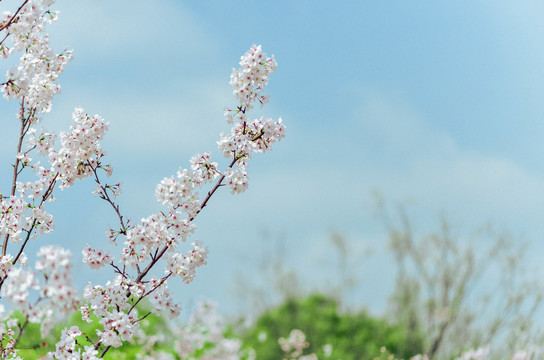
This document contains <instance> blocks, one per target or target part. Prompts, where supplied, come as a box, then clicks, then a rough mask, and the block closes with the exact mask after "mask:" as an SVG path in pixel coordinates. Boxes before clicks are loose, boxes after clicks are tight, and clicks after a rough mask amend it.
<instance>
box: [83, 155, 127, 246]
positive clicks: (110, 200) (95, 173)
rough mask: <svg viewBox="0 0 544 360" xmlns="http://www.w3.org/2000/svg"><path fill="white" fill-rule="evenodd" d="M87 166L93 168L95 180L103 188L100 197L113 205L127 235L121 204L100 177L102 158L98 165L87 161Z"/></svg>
mask: <svg viewBox="0 0 544 360" xmlns="http://www.w3.org/2000/svg"><path fill="white" fill-rule="evenodd" d="M87 166H89V167H90V168H91V170H92V171H93V174H94V181H95V182H96V183H97V184H98V186H100V188H101V189H102V192H101V196H100V198H101V199H103V200H105V201H107V202H108V203H109V204H110V205H111V207H112V208H113V210H114V211H115V213H116V214H117V217H118V218H119V223H120V224H121V234H123V235H126V232H127V226H126V225H125V221H124V220H123V215H122V214H121V211H120V209H119V204H117V205H116V204H115V202H114V201H113V200H112V199H111V198H110V196H109V195H108V191H107V190H108V189H107V185H103V184H102V182H101V181H100V178H99V177H98V171H97V169H98V167H99V166H100V160H99V161H97V165H96V167H94V166H93V165H92V164H91V163H90V162H89V161H87Z"/></svg>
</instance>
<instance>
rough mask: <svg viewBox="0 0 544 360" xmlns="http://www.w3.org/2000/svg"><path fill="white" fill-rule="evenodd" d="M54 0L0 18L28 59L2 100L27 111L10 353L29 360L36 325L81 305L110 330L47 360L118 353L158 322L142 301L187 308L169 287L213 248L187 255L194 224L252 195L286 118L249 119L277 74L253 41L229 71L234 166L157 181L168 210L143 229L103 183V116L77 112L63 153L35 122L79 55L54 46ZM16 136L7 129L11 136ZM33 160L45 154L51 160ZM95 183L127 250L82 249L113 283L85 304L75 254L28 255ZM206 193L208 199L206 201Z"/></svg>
mask: <svg viewBox="0 0 544 360" xmlns="http://www.w3.org/2000/svg"><path fill="white" fill-rule="evenodd" d="M53 2H54V0H25V1H22V3H21V5H20V7H18V8H17V9H15V11H14V12H13V13H10V12H5V13H4V14H3V15H2V18H1V19H0V54H1V55H2V56H3V57H4V58H8V57H9V56H12V55H14V54H21V57H20V62H19V65H18V66H16V67H14V68H12V69H10V70H8V72H7V79H6V81H5V82H3V83H1V87H2V92H3V95H4V97H5V98H6V99H7V100H13V101H17V102H18V103H19V105H20V106H19V110H18V114H17V118H18V120H19V122H20V132H19V134H18V138H17V144H16V146H17V149H16V157H15V159H14V163H13V173H12V181H11V183H12V185H11V188H10V189H9V190H8V192H7V193H3V194H0V200H1V204H0V239H1V240H0V241H1V243H0V246H1V249H2V253H1V257H0V297H1V299H2V303H1V304H0V320H1V322H0V347H1V348H0V355H1V357H2V358H14V359H15V358H20V357H19V356H18V355H17V352H18V350H17V345H18V342H19V339H20V337H21V335H22V334H23V333H24V330H25V328H26V326H27V324H29V323H37V324H41V331H42V336H46V335H47V334H48V333H49V332H50V330H51V329H52V327H53V326H54V325H55V323H56V322H58V320H60V319H62V318H63V316H65V315H68V314H69V313H71V312H73V311H75V310H78V311H80V312H81V315H82V318H83V319H84V320H86V321H88V322H93V321H94V322H98V323H100V324H101V325H102V329H101V330H99V331H98V332H97V333H96V334H86V333H83V332H82V331H81V330H80V329H79V328H78V327H77V326H73V327H71V328H69V329H68V328H67V329H65V330H64V331H63V332H62V336H61V339H60V340H59V341H58V342H57V344H56V350H55V351H54V352H49V353H48V354H47V358H48V359H68V358H69V359H80V358H81V359H96V358H102V357H103V356H104V355H105V354H106V353H107V352H108V350H109V349H110V348H111V347H119V346H121V345H122V343H123V342H124V341H128V340H131V339H132V338H133V337H134V335H135V334H136V333H137V331H138V329H139V323H140V321H141V320H142V319H143V318H145V317H146V316H148V315H149V314H140V313H138V311H137V305H138V304H139V303H140V302H141V301H142V300H143V299H148V300H149V301H150V303H151V304H152V307H153V309H152V311H153V312H156V313H160V314H165V315H168V316H170V317H176V316H177V315H179V313H180V306H179V304H177V303H175V301H174V299H173V298H172V296H171V294H170V291H169V288H168V281H169V280H170V279H171V278H174V277H180V278H181V280H182V281H183V282H184V283H190V282H191V281H192V280H193V279H194V277H195V270H196V269H197V268H198V267H200V266H202V265H204V264H206V258H207V254H208V250H207V248H206V247H205V246H204V245H202V244H201V243H199V242H196V241H195V242H192V243H191V247H190V248H189V249H188V250H187V251H185V252H183V251H180V250H179V249H178V248H179V247H180V246H181V244H180V243H185V242H187V239H188V238H189V236H190V235H191V234H192V233H193V232H194V231H195V228H196V226H195V224H194V219H195V218H196V217H197V216H198V214H199V213H200V211H201V210H202V209H203V208H204V207H205V206H206V205H207V204H208V201H209V200H210V198H211V197H212V196H213V194H214V193H215V192H216V191H217V190H218V189H219V188H220V187H223V186H228V187H229V188H230V190H231V192H232V193H240V192H243V191H245V190H246V189H247V187H248V177H247V168H248V164H249V160H250V159H251V156H252V154H254V153H262V152H265V151H267V150H269V149H270V147H271V145H272V144H273V143H274V142H276V141H279V140H281V139H282V138H283V137H284V136H285V126H284V125H283V123H282V121H281V119H279V120H272V119H266V118H260V119H250V118H249V117H248V114H247V113H248V111H249V110H251V109H252V108H253V106H254V104H256V103H259V104H261V105H264V104H266V103H267V102H268V95H266V94H265V93H264V91H263V90H264V87H265V86H266V85H267V83H268V78H269V76H270V74H271V73H272V72H274V71H275V70H276V61H275V60H274V58H273V57H267V56H266V54H265V53H264V52H263V51H262V50H261V47H260V46H255V45H253V46H252V47H251V48H250V49H249V51H248V52H246V53H245V54H244V55H243V56H242V58H241V61H240V66H241V67H240V68H239V69H237V70H233V72H232V75H231V80H230V83H231V85H232V86H233V87H234V95H235V98H236V100H237V102H238V105H237V106H236V107H234V108H232V109H227V110H226V112H225V116H226V119H227V122H228V123H230V124H232V129H231V131H230V133H227V134H221V136H220V139H219V141H218V142H217V143H218V147H219V149H220V151H221V152H222V153H223V155H224V156H225V157H226V158H227V159H229V160H228V165H227V167H226V169H225V170H222V171H221V170H220V169H219V165H218V164H217V163H216V162H213V161H212V160H211V155H210V153H200V154H196V155H195V156H193V157H192V159H191V160H190V167H189V168H187V169H180V170H179V171H178V172H177V173H176V175H175V176H171V177H168V178H165V179H163V180H162V181H161V183H160V184H159V185H157V188H156V192H155V196H156V198H157V200H158V201H159V202H160V203H161V204H163V205H164V206H165V208H164V210H163V211H161V212H158V213H155V214H152V215H150V216H148V217H146V218H143V219H141V221H140V222H135V221H132V220H130V219H127V218H125V217H124V216H123V212H122V209H121V208H120V206H119V205H118V204H117V203H116V197H117V196H118V195H119V194H120V193H121V184H120V183H112V184H110V183H107V182H105V181H104V179H103V178H104V175H106V176H110V175H111V174H112V172H113V168H112V166H111V165H110V164H105V163H104V151H103V150H102V147H101V145H100V141H101V140H102V139H103V137H104V136H105V134H106V132H107V130H108V123H106V122H105V121H104V119H102V118H101V117H100V116H98V115H94V116H91V115H89V114H87V113H86V112H85V111H84V110H83V109H76V110H75V111H74V113H73V116H72V117H73V121H74V122H73V125H72V126H71V127H70V131H69V132H66V133H61V134H60V136H59V138H60V147H59V148H56V146H55V139H56V138H57V136H55V135H54V134H52V133H49V132H47V131H46V130H42V129H38V127H37V126H38V124H39V123H40V122H41V120H42V117H43V115H44V114H45V113H47V112H49V111H50V110H51V101H52V99H53V98H54V96H55V95H56V94H57V93H59V91H60V86H59V85H58V78H59V76H60V75H61V73H62V72H63V70H64V68H65V66H66V64H67V63H68V62H69V61H70V60H71V59H72V53H71V51H69V50H64V51H62V52H61V53H58V54H57V53H55V52H54V51H53V50H52V49H51V47H50V44H49V39H48V35H47V33H46V32H45V26H46V25H47V24H48V23H50V22H52V21H54V20H56V18H57V14H56V12H53V11H51V10H50V6H51V5H52V4H53ZM9 138H12V137H11V136H10V137H9ZM7 139H8V138H7V136H6V134H3V139H2V141H6V140H7ZM33 156H41V157H45V158H46V159H47V162H46V164H44V165H42V164H41V163H40V162H39V161H35V160H34V159H33ZM2 174H5V172H2ZM2 176H4V175H2ZM87 177H91V178H92V179H93V180H94V181H95V182H96V184H97V185H96V189H95V191H94V193H95V195H97V196H98V197H100V198H101V199H103V200H105V201H106V202H107V203H108V204H109V206H111V207H112V209H113V210H114V213H115V216H116V217H117V218H118V227H116V228H115V229H109V230H108V232H107V237H108V238H109V240H110V241H111V242H113V243H114V244H116V245H118V246H119V247H121V249H120V251H119V255H117V256H113V255H112V254H110V253H109V252H106V251H103V250H100V249H97V248H93V247H90V246H89V245H87V246H85V247H84V248H83V251H82V255H83V262H84V263H86V264H87V265H88V266H89V267H90V268H91V269H97V268H101V267H104V266H109V267H111V269H112V270H113V273H114V277H113V278H112V280H111V281H108V282H107V283H106V284H104V285H99V284H92V283H89V285H88V286H86V287H85V290H84V293H83V298H81V296H80V295H79V294H78V293H77V290H76V288H75V286H74V285H73V283H72V278H71V268H72V262H71V261H72V260H71V254H70V252H69V251H68V250H65V249H63V248H61V247H59V246H46V247H42V248H40V249H39V250H38V252H37V261H36V263H35V265H34V266H31V265H30V264H28V261H27V256H26V255H25V251H35V250H34V245H33V243H32V240H33V239H34V238H36V237H38V236H40V235H42V234H45V233H49V232H51V231H53V229H54V226H53V216H52V215H51V214H50V213H48V212H47V210H46V204H47V203H48V202H49V201H52V200H54V196H53V194H54V192H55V190H56V189H57V188H60V189H66V188H69V187H71V186H72V185H74V183H75V182H76V180H78V179H84V178H87ZM201 189H203V191H204V193H205V195H204V196H203V197H201V196H199V194H198V190H201ZM82 247H83V245H82ZM158 267H163V268H164V275H163V276H162V277H154V276H151V275H150V274H157V273H159V272H157V271H156V269H157V268H158ZM152 269H153V270H154V271H152V272H151V270H152ZM16 314H22V316H18V315H16Z"/></svg>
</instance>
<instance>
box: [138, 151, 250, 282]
mask: <svg viewBox="0 0 544 360" xmlns="http://www.w3.org/2000/svg"><path fill="white" fill-rule="evenodd" d="M240 159H241V157H238V156H236V154H235V155H234V158H233V160H232V162H231V163H230V165H229V166H228V168H229V169H232V167H233V166H234V165H235V164H236V162H237V161H238V160H240ZM224 179H225V174H223V175H221V177H220V178H219V180H217V182H216V183H215V186H214V187H213V188H212V189H211V190H210V191H208V195H207V196H206V198H205V199H204V201H202V203H201V205H200V208H199V209H198V211H197V212H196V214H195V215H194V216H192V217H189V222H192V221H193V220H194V219H195V218H196V216H197V215H198V214H200V211H201V210H202V208H204V207H205V206H206V204H207V203H208V201H209V200H210V198H211V197H212V195H213V194H214V193H215V192H216V191H217V189H219V187H220V186H222V185H223V184H222V182H223V180H224ZM168 248H169V246H168V245H165V246H164V247H163V248H162V249H161V251H160V252H159V253H158V255H156V256H155V257H154V258H153V259H152V260H151V262H150V263H149V265H147V267H146V268H145V269H144V270H143V271H142V272H140V273H138V277H137V278H136V280H135V282H136V283H139V282H141V281H142V279H143V278H144V277H145V276H146V275H147V273H148V272H149V271H150V270H151V269H152V268H153V266H155V264H156V263H157V262H158V261H159V260H160V258H161V257H162V256H163V255H164V253H165V252H166V251H167V250H168Z"/></svg>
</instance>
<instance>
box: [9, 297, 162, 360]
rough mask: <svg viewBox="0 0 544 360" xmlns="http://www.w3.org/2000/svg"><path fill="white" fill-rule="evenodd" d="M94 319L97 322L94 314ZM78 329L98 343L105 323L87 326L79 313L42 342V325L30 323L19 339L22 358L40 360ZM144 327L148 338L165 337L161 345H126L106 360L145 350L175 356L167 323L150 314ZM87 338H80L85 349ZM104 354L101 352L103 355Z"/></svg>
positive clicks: (143, 309) (141, 311)
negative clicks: (69, 331)
mask: <svg viewBox="0 0 544 360" xmlns="http://www.w3.org/2000/svg"><path fill="white" fill-rule="evenodd" d="M138 309H139V311H138V312H139V314H141V315H145V314H147V313H148V312H149V310H148V308H147V307H145V306H139V307H138ZM18 318H19V319H20V324H24V318H23V317H22V316H18ZM91 318H92V319H93V320H97V319H96V318H95V317H94V316H93V315H91ZM72 326H77V327H78V328H79V329H80V330H81V331H82V332H83V333H84V334H85V335H87V336H88V337H89V338H90V339H91V340H93V341H96V339H97V338H98V336H97V333H96V331H97V330H102V329H103V326H102V324H100V323H98V321H93V322H92V323H87V322H86V321H84V320H82V319H81V314H80V313H79V312H76V313H74V314H72V316H71V317H70V318H69V319H68V320H66V321H63V322H61V323H60V324H59V325H57V326H56V327H55V329H54V331H52V332H51V334H50V335H49V336H48V337H46V338H45V339H42V337H41V332H40V325H39V324H27V325H26V326H25V328H24V332H23V335H22V336H21V338H20V339H19V342H18V345H17V348H18V349H20V351H19V353H18V355H19V356H20V357H21V358H23V359H25V360H33V359H39V358H40V357H41V356H45V355H46V354H47V352H49V351H55V344H56V343H57V342H58V341H59V339H60V336H61V332H62V330H63V329H65V328H68V329H69V328H70V327H72ZM140 328H141V329H142V330H143V332H144V333H145V334H147V336H151V334H162V335H163V338H162V339H161V340H162V341H160V342H145V343H143V344H140V343H139V342H138V341H137V340H136V341H134V342H132V343H131V342H124V343H123V346H121V347H120V348H110V349H109V350H108V352H107V353H106V355H105V356H104V359H135V358H136V355H137V354H140V353H142V351H143V350H148V351H149V350H153V351H163V352H168V353H172V354H173V350H172V347H171V346H169V344H171V343H172V341H171V340H172V339H168V338H165V337H166V336H168V334H169V333H168V332H167V331H165V329H167V328H168V325H167V323H166V320H165V319H163V318H161V317H159V316H157V315H155V314H149V316H147V317H146V318H145V319H144V320H142V321H141V322H140ZM85 335H81V336H79V337H78V338H77V341H78V343H79V344H81V345H82V346H88V345H91V343H90V342H89V341H88V340H87V338H86V336H85ZM100 354H101V352H99V355H100Z"/></svg>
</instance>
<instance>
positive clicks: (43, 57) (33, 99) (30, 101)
mask: <svg viewBox="0 0 544 360" xmlns="http://www.w3.org/2000/svg"><path fill="white" fill-rule="evenodd" d="M52 3H53V0H29V1H28V2H27V3H26V5H25V6H24V7H22V8H21V10H20V12H19V13H18V14H17V16H14V14H12V13H11V12H9V11H7V12H4V14H3V16H2V18H0V33H1V32H5V33H7V34H6V35H5V36H7V35H10V38H11V39H12V44H11V45H8V44H6V43H5V41H4V40H5V39H6V37H4V40H3V41H2V43H1V44H0V54H1V55H2V56H3V57H4V58H7V57H8V56H9V55H10V54H12V53H14V52H23V55H22V56H21V58H20V64H19V66H17V67H15V68H12V69H10V70H9V71H8V74H7V81H6V82H5V83H3V84H2V92H3V93H4V97H5V98H6V99H8V100H11V99H24V102H25V104H26V109H28V114H31V113H35V112H36V111H37V112H42V113H43V112H48V111H50V110H51V100H52V99H53V97H54V96H55V95H56V94H58V93H59V92H60V86H59V85H58V84H57V80H58V77H59V75H60V74H61V73H62V72H63V70H64V67H65V66H66V64H67V62H68V61H70V60H71V59H72V52H71V51H69V50H64V51H63V52H61V53H60V54H55V53H54V52H53V50H52V49H51V47H50V44H49V37H48V35H47V34H45V33H44V26H45V25H46V24H47V23H50V22H52V21H55V20H56V18H57V14H56V13H55V12H52V11H50V10H48V9H47V8H48V7H49V6H50V5H51V4H52ZM22 115H24V114H22ZM33 117H34V116H33ZM34 119H35V120H38V118H35V117H34Z"/></svg>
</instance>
